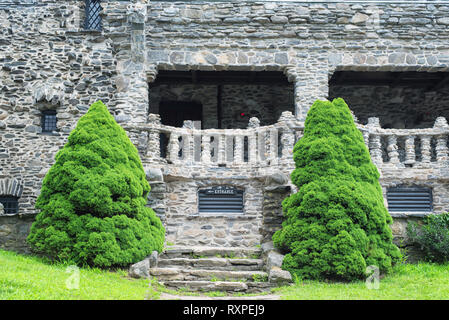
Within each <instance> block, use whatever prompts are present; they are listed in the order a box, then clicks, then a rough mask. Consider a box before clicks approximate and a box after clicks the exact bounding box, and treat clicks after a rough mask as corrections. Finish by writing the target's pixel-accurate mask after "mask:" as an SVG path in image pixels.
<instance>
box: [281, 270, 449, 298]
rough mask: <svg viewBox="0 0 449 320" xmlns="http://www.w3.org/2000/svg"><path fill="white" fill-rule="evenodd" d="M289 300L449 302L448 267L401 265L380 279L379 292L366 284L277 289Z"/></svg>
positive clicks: (314, 284) (316, 284) (311, 283)
mask: <svg viewBox="0 0 449 320" xmlns="http://www.w3.org/2000/svg"><path fill="white" fill-rule="evenodd" d="M276 293H278V294H281V295H282V298H283V299H289V300H292V299H293V300H297V299H298V300H299V299H302V300H310V299H313V300H318V299H324V300H338V299H345V300H350V299H354V300H375V299H381V300H407V299H411V300H426V299H429V300H430V299H437V300H443V299H444V300H447V299H449V264H445V265H436V264H431V263H419V264H406V265H404V264H401V265H398V266H396V267H395V268H394V273H392V274H391V275H388V276H386V277H384V278H383V279H380V282H379V289H368V288H367V286H366V284H365V282H364V281H359V282H353V283H326V282H319V281H302V282H301V281H299V282H298V283H296V284H295V285H293V286H289V287H283V288H280V289H276Z"/></svg>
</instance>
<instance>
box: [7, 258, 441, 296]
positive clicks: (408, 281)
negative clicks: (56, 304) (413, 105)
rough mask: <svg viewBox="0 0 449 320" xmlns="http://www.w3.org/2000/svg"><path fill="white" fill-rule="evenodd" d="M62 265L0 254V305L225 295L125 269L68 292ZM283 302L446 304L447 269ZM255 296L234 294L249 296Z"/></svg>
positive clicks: (302, 292) (294, 290)
mask: <svg viewBox="0 0 449 320" xmlns="http://www.w3.org/2000/svg"><path fill="white" fill-rule="evenodd" d="M68 267H69V266H68V265H65V264H50V263H48V262H46V261H45V260H44V259H41V258H38V257H34V256H24V255H20V254H17V253H13V252H8V251H3V250H0V300H30V299H32V300H36V299H40V300H70V299H75V300H87V299H88V300H120V299H127V300H143V299H158V298H159V296H160V293H161V292H167V293H171V294H183V295H192V296H198V295H204V296H210V297H213V296H216V297H218V296H225V295H226V294H225V293H223V292H204V293H203V292H201V293H200V292H197V293H188V292H186V291H185V290H178V291H174V290H169V289H167V288H164V287H163V286H161V285H159V284H157V283H156V281H155V280H143V279H141V280H136V279H130V278H128V277H127V271H126V270H115V271H107V270H100V269H96V268H80V269H79V279H80V280H79V289H68V287H67V284H66V281H67V280H68V279H70V278H71V277H72V276H73V273H72V272H68V270H70V268H68ZM274 293H275V294H279V295H281V298H282V299H287V300H310V299H313V300H320V299H324V300H338V299H345V300H350V299H354V300H376V299H382V300H405V299H410V300H418V299H419V300H426V299H429V300H431V299H434V300H446V299H449V264H444V265H437V264H431V263H419V264H400V265H398V266H396V267H395V268H394V272H393V273H392V274H391V275H388V276H386V277H384V278H382V279H381V280H380V287H379V289H368V288H367V287H366V285H365V282H364V281H358V282H351V283H331V282H322V281H310V280H303V281H302V280H299V281H297V282H296V283H295V284H293V285H291V286H285V287H280V288H277V289H275V290H274ZM251 295H254V294H249V295H247V294H236V295H235V296H251Z"/></svg>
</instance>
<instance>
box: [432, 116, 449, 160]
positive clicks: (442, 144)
mask: <svg viewBox="0 0 449 320" xmlns="http://www.w3.org/2000/svg"><path fill="white" fill-rule="evenodd" d="M433 127H434V128H441V129H443V130H444V129H446V130H445V131H446V133H442V134H440V135H438V136H437V137H436V140H437V143H436V147H435V152H436V157H437V161H438V162H439V163H442V162H446V161H447V160H448V148H447V138H448V137H447V136H448V134H447V131H448V130H447V129H448V128H449V125H448V124H447V120H446V118H444V117H438V118H437V119H436V120H435V124H434V126H433Z"/></svg>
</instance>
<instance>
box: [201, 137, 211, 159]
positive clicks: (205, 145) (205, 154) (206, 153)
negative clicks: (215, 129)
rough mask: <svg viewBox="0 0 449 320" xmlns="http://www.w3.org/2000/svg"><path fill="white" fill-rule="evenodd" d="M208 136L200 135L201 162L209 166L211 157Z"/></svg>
mask: <svg viewBox="0 0 449 320" xmlns="http://www.w3.org/2000/svg"><path fill="white" fill-rule="evenodd" d="M210 139H211V136H210V135H206V134H205V135H202V136H201V147H202V150H201V162H202V163H204V164H206V165H207V164H210V163H211V156H210V152H211V150H210Z"/></svg>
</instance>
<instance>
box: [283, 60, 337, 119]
mask: <svg viewBox="0 0 449 320" xmlns="http://www.w3.org/2000/svg"><path fill="white" fill-rule="evenodd" d="M304 63H305V66H303V67H295V68H289V69H287V70H286V72H285V73H286V75H287V78H288V79H289V81H291V82H293V83H294V85H295V88H294V96H295V116H296V118H297V119H298V120H300V121H304V120H305V119H306V116H307V112H308V111H309V109H310V107H311V106H312V104H313V103H314V102H315V101H316V100H317V99H319V100H324V99H326V98H327V96H328V92H329V84H328V64H327V61H325V60H323V61H304Z"/></svg>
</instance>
